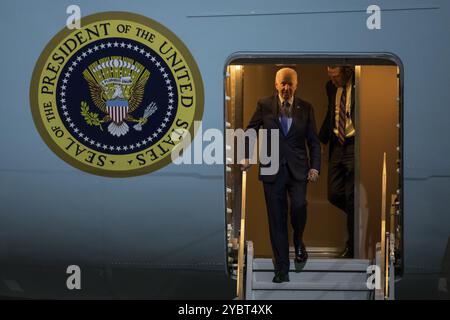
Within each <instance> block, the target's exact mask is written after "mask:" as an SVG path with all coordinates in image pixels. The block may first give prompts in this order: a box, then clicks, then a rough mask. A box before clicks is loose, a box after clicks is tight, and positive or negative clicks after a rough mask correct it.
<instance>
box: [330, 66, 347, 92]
mask: <svg viewBox="0 0 450 320" xmlns="http://www.w3.org/2000/svg"><path fill="white" fill-rule="evenodd" d="M328 76H329V77H330V80H331V82H333V84H334V85H335V86H336V88H339V87H343V86H344V85H345V84H346V83H347V80H348V76H347V74H346V73H345V72H344V71H343V70H342V69H341V68H328Z"/></svg>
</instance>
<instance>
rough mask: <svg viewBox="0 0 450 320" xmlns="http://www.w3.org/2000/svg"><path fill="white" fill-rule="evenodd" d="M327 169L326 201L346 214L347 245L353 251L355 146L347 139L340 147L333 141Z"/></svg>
mask: <svg viewBox="0 0 450 320" xmlns="http://www.w3.org/2000/svg"><path fill="white" fill-rule="evenodd" d="M333 143H334V145H333V151H332V154H331V157H330V162H329V167H328V200H329V201H330V202H331V203H332V204H333V205H334V206H336V207H338V208H339V209H341V210H342V211H344V212H345V213H346V214H347V232H348V240H347V245H348V246H349V247H350V248H351V249H353V241H354V225H355V224H354V210H355V144H354V139H353V138H352V139H348V140H346V142H345V143H344V145H341V144H340V143H339V142H338V141H337V138H336V139H335V140H334V141H333Z"/></svg>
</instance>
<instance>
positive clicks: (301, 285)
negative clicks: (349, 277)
mask: <svg viewBox="0 0 450 320" xmlns="http://www.w3.org/2000/svg"><path fill="white" fill-rule="evenodd" d="M253 290H276V291H278V290H324V291H340V290H352V291H369V289H367V286H366V282H361V283H347V282H295V281H290V282H283V283H273V282H272V279H270V281H264V282H263V281H257V282H254V283H253Z"/></svg>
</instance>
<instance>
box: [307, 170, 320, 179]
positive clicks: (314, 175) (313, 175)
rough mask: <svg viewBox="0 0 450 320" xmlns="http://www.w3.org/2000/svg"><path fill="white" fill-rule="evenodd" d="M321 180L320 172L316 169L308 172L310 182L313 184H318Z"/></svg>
mask: <svg viewBox="0 0 450 320" xmlns="http://www.w3.org/2000/svg"><path fill="white" fill-rule="evenodd" d="M318 179H319V171H317V170H316V169H310V170H309V172H308V180H309V181H311V182H316V181H317V180H318Z"/></svg>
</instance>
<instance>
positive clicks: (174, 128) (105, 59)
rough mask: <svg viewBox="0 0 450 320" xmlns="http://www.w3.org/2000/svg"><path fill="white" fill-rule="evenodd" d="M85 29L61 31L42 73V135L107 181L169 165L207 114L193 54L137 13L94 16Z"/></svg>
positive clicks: (36, 84)
mask: <svg viewBox="0 0 450 320" xmlns="http://www.w3.org/2000/svg"><path fill="white" fill-rule="evenodd" d="M81 24H82V28H81V29H74V30H69V29H66V28H65V29H63V30H62V31H61V32H59V33H58V34H57V35H56V36H55V37H54V38H53V39H52V40H51V41H50V43H49V44H48V45H47V47H46V48H45V49H44V51H43V53H42V54H41V56H40V58H39V60H38V62H37V64H36V67H35V69H34V72H33V78H32V81H31V87H30V98H31V111H32V114H33V119H34V122H35V124H36V127H37V129H38V131H39V133H40V135H41V137H42V138H43V140H44V141H45V142H46V143H47V145H48V146H49V147H50V149H51V150H52V151H53V152H55V153H56V154H57V155H58V156H59V157H60V158H61V159H63V160H64V161H66V162H67V163H69V164H71V165H73V166H74V167H76V168H79V169H81V170H84V171H87V172H90V173H93V174H98V175H102V176H112V177H127V176H136V175H141V174H145V173H149V172H152V171H154V170H157V169H159V168H162V167H163V166H165V165H167V164H169V163H170V162H171V151H172V149H173V148H174V147H175V146H176V144H177V143H179V142H180V140H181V139H183V134H182V133H183V132H184V130H188V131H189V132H190V135H187V136H190V137H193V136H194V132H193V130H194V128H193V127H194V126H193V122H194V121H195V120H197V121H200V120H201V116H202V113H203V84H202V80H201V77H200V73H199V71H198V67H197V65H196V63H195V61H194V59H193V58H192V56H191V54H190V52H189V51H188V49H187V48H186V47H185V46H184V44H183V43H182V42H181V41H180V40H179V39H178V38H177V37H176V36H175V35H174V34H173V33H172V32H171V31H169V30H168V29H166V28H165V27H164V26H162V25H161V24H159V23H157V22H155V21H153V20H151V19H149V18H146V17H143V16H139V15H136V14H131V13H124V12H106V13H100V14H94V15H91V16H88V17H85V18H83V19H82V21H81ZM177 135H179V136H177ZM174 137H175V138H174Z"/></svg>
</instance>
